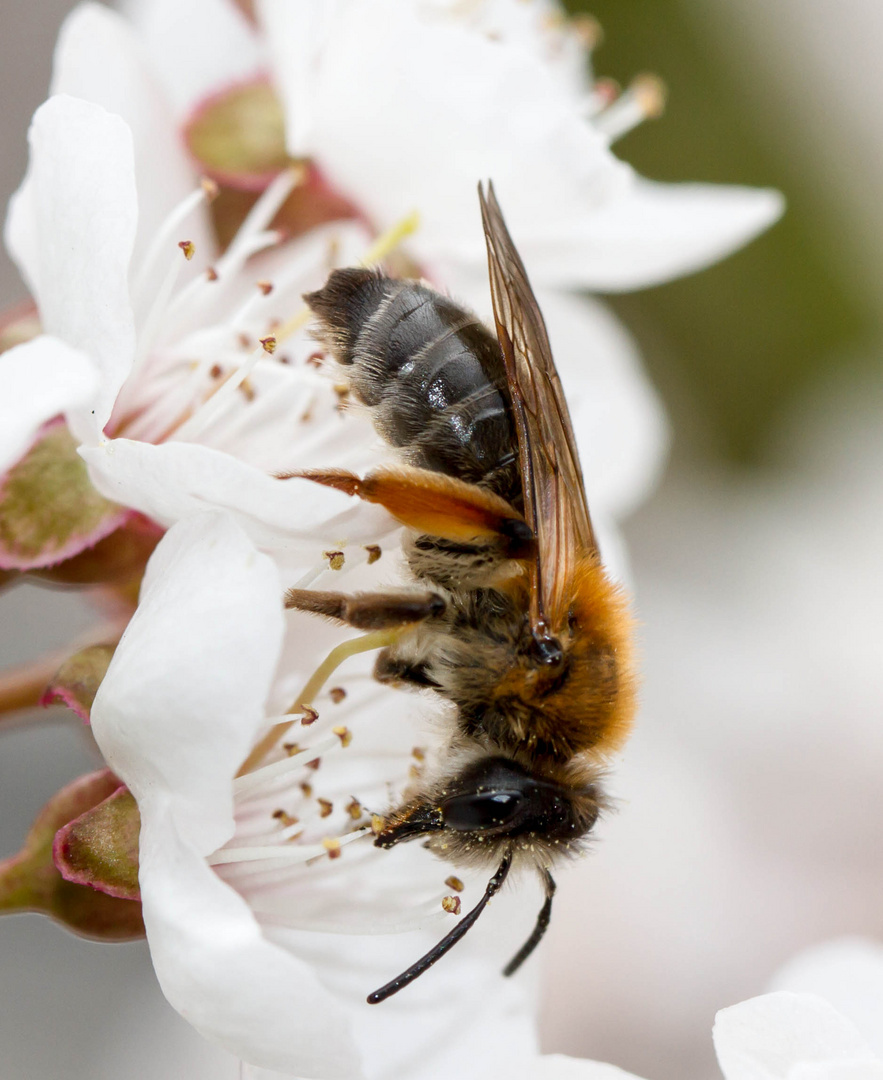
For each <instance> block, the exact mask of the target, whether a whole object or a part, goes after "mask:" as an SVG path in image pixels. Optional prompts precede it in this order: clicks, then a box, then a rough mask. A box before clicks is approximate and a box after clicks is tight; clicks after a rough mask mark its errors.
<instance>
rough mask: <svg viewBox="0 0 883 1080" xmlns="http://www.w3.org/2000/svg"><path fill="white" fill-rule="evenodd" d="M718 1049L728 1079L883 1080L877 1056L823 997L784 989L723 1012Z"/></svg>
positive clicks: (716, 1030)
mask: <svg viewBox="0 0 883 1080" xmlns="http://www.w3.org/2000/svg"><path fill="white" fill-rule="evenodd" d="M714 1045H715V1050H716V1051H717V1056H718V1061H719V1062H720V1066H721V1071H722V1072H723V1074H724V1076H725V1077H726V1080H880V1077H883V1058H880V1057H878V1056H877V1055H876V1054H875V1053H874V1052H873V1050H872V1049H871V1047H870V1046H869V1045H868V1043H867V1042H866V1041H865V1040H864V1038H862V1036H861V1034H860V1033H859V1031H858V1029H857V1028H856V1027H855V1025H854V1024H852V1023H850V1021H849V1020H847V1019H846V1017H845V1016H843V1015H842V1014H841V1013H839V1012H838V1011H837V1010H836V1009H835V1008H834V1007H833V1006H832V1005H830V1004H829V1003H828V1002H827V1001H825V1000H824V999H823V998H820V997H817V996H816V995H814V994H793V993H788V992H785V991H782V992H779V993H775V994H765V995H764V996H763V997H757V998H752V999H751V1000H750V1001H743V1002H742V1003H741V1004H740V1005H734V1006H732V1008H729V1009H723V1010H721V1012H719V1013H718V1014H717V1017H716V1019H715V1025H714Z"/></svg>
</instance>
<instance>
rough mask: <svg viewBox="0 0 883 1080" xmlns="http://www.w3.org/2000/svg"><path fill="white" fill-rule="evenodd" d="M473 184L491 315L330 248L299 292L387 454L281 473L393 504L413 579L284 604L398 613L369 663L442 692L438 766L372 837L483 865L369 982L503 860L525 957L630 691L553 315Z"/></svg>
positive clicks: (617, 607) (591, 819) (519, 959)
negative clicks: (527, 928)
mask: <svg viewBox="0 0 883 1080" xmlns="http://www.w3.org/2000/svg"><path fill="white" fill-rule="evenodd" d="M479 200H480V203H481V214H482V222H483V226H484V235H485V239H486V242H487V251H488V265H489V272H490V287H491V295H492V300H493V310H494V319H495V323H496V333H495V334H493V333H491V332H490V331H489V330H488V329H487V328H486V327H485V326H484V324H483V323H482V322H481V321H480V320H479V319H478V318H477V317H476V316H475V315H473V314H472V313H471V312H469V311H466V310H464V309H463V308H462V307H460V306H458V305H457V304H455V303H454V302H453V301H452V300H450V299H449V298H448V297H446V296H443V295H441V294H439V293H437V292H435V291H434V290H433V289H431V288H429V287H428V286H426V285H425V284H422V283H420V282H417V281H410V280H399V279H394V278H390V277H386V276H384V275H382V274H380V273H378V272H376V271H374V270H369V269H363V268H351V269H344V270H336V271H334V272H333V273H332V274H331V276H330V277H329V279H328V281H327V283H326V284H325V286H324V287H323V288H322V289H321V290H319V291H317V292H313V293H309V294H307V295H306V296H305V298H304V299H305V300H306V302H307V304H308V305H309V307H310V308H311V310H312V312H313V313H314V314H315V315H316V317H317V318H318V327H317V331H316V333H317V336H318V338H319V340H320V341H321V342H322V343H323V344H324V345H325V347H326V348H327V349H328V350H329V351H330V353H331V354H332V355H333V357H334V358H335V360H336V361H337V362H338V363H339V364H340V365H342V366H343V367H344V368H345V369H346V371H347V376H348V381H349V387H350V391H351V393H352V395H353V396H354V397H355V398H356V399H357V400H358V401H360V402H361V403H362V404H363V405H365V406H367V408H368V409H369V410H370V411H371V414H372V417H373V420H374V424H375V426H376V428H377V430H378V431H379V432H380V434H381V435H382V436H383V437H384V438H385V439H386V441H387V442H388V443H389V444H391V445H392V446H393V447H395V448H396V449H397V450H398V452H399V455H400V463H399V464H396V465H394V466H390V467H384V468H380V469H377V470H375V471H374V472H372V473H370V474H368V475H367V476H366V477H364V478H361V477H357V476H355V475H354V474H352V473H349V472H344V471H341V470H325V471H323V470H310V471H307V472H300V473H297V474H287V475H298V476H305V477H308V478H310V479H312V480H314V481H315V482H317V483H320V484H324V485H327V486H330V487H333V488H337V489H339V490H341V491H345V492H348V493H349V494H351V495H357V496H359V497H361V498H362V499H364V500H367V501H369V502H375V503H380V504H382V505H383V506H385V507H386V508H387V509H388V510H389V511H390V513H392V514H393V515H394V516H395V517H396V518H398V520H399V521H401V522H402V523H403V524H404V525H406V526H407V527H408V528H407V533H406V539H405V541H404V544H405V555H406V559H407V562H408V565H409V567H410V570H411V572H412V574H413V576H414V579H415V587H414V589H412V590H408V591H403V592H401V593H397V592H388V593H387V592H384V593H363V594H357V595H353V596H347V595H344V594H342V593H335V592H321V591H316V590H309V589H292V590H290V591H289V592H288V593H287V595H286V604H287V606H288V607H290V608H296V609H299V610H304V611H310V612H314V613H316V614H319V615H324V616H326V617H330V618H332V619H335V620H338V621H340V622H343V623H346V624H348V625H350V626H353V627H357V628H359V629H363V630H371V631H376V630H388V631H391V632H392V633H391V635H390V638H389V641H391V644H387V645H386V647H385V648H384V649H383V651H382V652H380V653H379V655H378V659H377V662H376V665H375V677H376V678H377V679H379V680H381V681H382V682H386V683H391V684H395V685H398V686H404V687H418V688H422V689H424V690H426V689H429V690H431V691H432V692H434V693H435V694H437V695H439V696H440V697H441V698H443V699H445V700H446V701H447V702H449V703H451V704H452V705H453V709H451V710H450V713H451V716H452V717H453V720H452V723H451V731H450V737H449V741H448V744H447V747H446V750H445V752H444V753H443V754H441V755H440V759H439V762H438V765H437V767H436V769H435V771H434V772H431V773H430V774H429V775H427V776H426V777H425V778H422V779H421V780H420V781H419V782H418V783H417V784H416V785H415V787H414V789H412V790H411V791H410V792H408V793H407V794H406V797H405V800H404V802H403V804H402V805H400V806H398V807H396V808H394V809H393V810H392V811H391V812H389V813H388V814H386V815H385V816H383V817H381V818H380V819H379V824H378V825H377V827H376V828H375V840H374V842H375V844H376V845H377V846H378V847H381V848H391V847H393V846H394V845H395V844H399V843H403V842H405V841H409V840H415V839H421V840H423V841H424V842H425V846H426V847H428V848H429V849H430V850H431V851H432V852H434V853H435V854H436V855H438V856H440V857H441V858H442V859H446V860H448V861H450V862H451V863H453V864H454V865H455V866H481V867H491V868H493V874H492V876H491V878H490V881H489V882H488V885H487V888H486V890H485V893H484V895H483V897H482V899H481V901H480V902H479V903H478V904H477V905H476V907H475V908H474V909H473V910H472V911H470V912H468V913H467V914H466V915H465V916H464V917H463V918H462V919H461V920H460V921H459V922H458V924H457V925H456V926H455V927H454V929H453V930H452V931H451V932H450V933H449V934H448V935H447V936H446V937H445V938H443V939H442V940H441V941H440V942H439V943H438V944H437V945H436V946H435V947H434V948H433V949H431V950H430V951H429V952H428V953H427V954H426V955H425V956H423V957H421V959H419V960H418V961H417V962H416V963H415V964H413V965H412V966H411V967H410V968H408V970H407V971H404V972H402V974H400V975H399V976H397V977H396V978H395V979H393V980H392V981H391V982H389V983H387V984H386V985H385V986H383V987H381V988H380V989H379V990H376V991H375V992H374V993H372V994H371V995H370V996H369V998H368V1001H369V1003H371V1004H376V1003H378V1002H380V1001H383V1000H384V999H386V998H387V997H389V996H390V995H392V994H394V993H396V992H397V991H399V990H401V989H402V988H403V987H405V986H407V985H408V984H409V983H410V982H412V981H413V980H414V979H416V978H417V977H418V976H419V975H421V974H422V973H423V972H424V971H426V969H427V968H429V967H430V966H431V965H432V964H434V963H435V962H436V961H437V960H439V959H440V958H441V957H442V956H444V955H445V953H447V952H448V951H449V949H451V948H452V946H453V945H455V944H456V943H457V942H458V941H459V940H460V939H461V938H462V937H463V936H464V934H465V933H466V932H467V931H468V930H469V929H470V927H472V926H473V925H474V923H475V922H476V920H477V919H478V917H479V916H480V914H481V912H482V911H483V910H484V908H485V907H486V906H487V903H488V901H489V900H490V899H491V898H492V897H493V896H494V895H495V894H496V893H497V892H498V891H499V890H500V888H501V886H502V885H503V882H504V881H505V879H506V877H507V875H508V874H509V872H510V870H511V869H512V868H513V867H528V868H531V869H532V870H533V871H534V872H536V873H538V874H539V877H540V879H541V881H542V884H543V888H544V892H545V899H544V902H543V906H542V909H541V910H540V913H539V916H538V918H537V921H536V925H535V927H534V929H533V932H532V933H531V935H530V937H529V938H528V940H527V941H526V942H525V944H524V946H523V947H522V948H521V949H520V950H519V952H518V953H517V955H516V956H515V957H514V958H513V959H512V960H511V962H510V963H509V964H508V966H507V967H506V968H505V970H504V974H506V975H511V974H513V972H515V971H516V970H517V969H518V968H519V967H520V966H521V964H522V963H523V962H524V961H525V960H526V959H527V957H528V956H529V955H530V954H531V953H532V952H533V950H534V949H535V948H536V946H537V945H538V943H539V941H540V939H541V938H542V936H543V934H544V932H545V930H546V927H547V926H548V924H549V920H550V916H551V910H552V897H553V894H554V891H555V882H554V879H553V878H552V874H551V867H552V866H553V865H554V864H555V863H556V861H559V860H561V859H562V858H563V857H566V856H571V855H574V854H577V853H579V852H580V851H581V850H582V849H583V848H584V847H585V845H586V838H587V836H588V834H589V833H590V831H591V829H592V827H593V826H594V824H595V822H596V820H597V818H598V815H599V813H600V812H601V810H602V809H604V808H605V805H606V803H605V797H604V793H603V790H602V786H601V779H602V774H603V768H604V762H605V759H606V758H607V757H608V756H609V755H610V753H611V752H613V751H615V750H617V749H618V748H619V747H620V746H621V745H622V743H623V741H624V740H625V738H626V736H627V734H628V731H629V728H630V725H631V722H632V717H633V713H634V710H635V689H634V675H633V669H632V656H631V619H630V615H629V610H628V604H627V602H626V599H625V597H624V595H623V593H622V591H621V590H620V588H619V587H618V586H617V585H615V584H614V583H612V582H611V580H610V579H609V578H608V576H607V574H606V573H605V570H604V568H603V565H602V562H601V556H600V553H599V549H598V543H597V540H596V536H595V532H594V530H593V527H592V521H591V518H590V516H589V509H588V505H587V502H586V495H585V489H584V485H583V478H582V472H581V470H580V464H579V458H578V455H577V449H576V440H575V438H574V432H573V427H572V424H571V420H570V415H569V413H568V410H567V403H566V402H565V399H564V395H563V392H562V388H561V382H560V379H559V377H558V373H557V371H556V369H555V364H554V361H553V359H552V353H551V349H550V347H549V339H548V335H547V332H546V327H545V323H544V321H543V317H542V314H541V312H540V309H539V307H538V305H537V301H536V298H535V296H534V293H533V290H532V289H531V286H530V284H529V282H528V278H527V273H526V271H525V268H524V265H523V263H522V261H521V258H520V257H519V255H518V252H517V250H516V248H515V245H514V243H513V241H512V238H511V236H510V235H509V231H508V229H507V227H506V224H505V222H504V220H503V216H502V213H501V211H500V207H499V204H498V203H497V200H496V197H495V194H494V190H493V185H490V186H489V189H488V193H487V195H485V193H484V190H483V188H482V187H481V185H479ZM418 586H419V587H420V589H419V590H418Z"/></svg>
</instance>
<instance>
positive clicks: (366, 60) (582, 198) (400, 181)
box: [127, 0, 782, 291]
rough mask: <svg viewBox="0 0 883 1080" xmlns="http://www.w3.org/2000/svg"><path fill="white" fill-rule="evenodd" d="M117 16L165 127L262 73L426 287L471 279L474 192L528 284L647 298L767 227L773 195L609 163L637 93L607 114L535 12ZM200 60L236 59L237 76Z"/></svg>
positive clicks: (450, 3)
mask: <svg viewBox="0 0 883 1080" xmlns="http://www.w3.org/2000/svg"><path fill="white" fill-rule="evenodd" d="M127 8H128V10H129V11H130V13H131V15H132V18H133V19H134V20H135V21H136V23H137V25H138V26H139V29H140V30H141V32H142V35H143V36H144V39H145V41H146V43H147V46H148V48H149V49H150V52H151V56H152V57H153V60H154V63H155V65H156V68H157V70H158V71H159V72H160V73H161V76H162V78H163V80H164V83H165V85H166V86H167V87H169V92H170V94H171V96H173V97H174V98H175V100H176V101H177V102H178V106H179V109H180V113H181V115H186V114H187V113H188V112H190V111H192V110H193V109H194V108H195V107H196V105H197V104H198V102H199V101H200V100H201V99H202V98H204V97H205V96H206V95H207V94H209V93H210V92H212V90H214V91H217V90H218V89H219V88H223V87H225V86H228V85H229V84H230V81H231V80H241V79H243V78H246V77H248V76H251V77H255V78H256V77H259V76H260V75H261V74H262V72H263V70H264V67H265V65H267V64H269V66H270V70H271V73H272V76H273V79H274V82H275V84H276V87H277V89H278V91H279V94H280V96H281V98H282V102H283V106H284V111H285V117H286V124H287V138H288V148H289V151H290V152H291V153H292V154H293V155H295V156H303V155H308V156H310V157H311V158H312V159H313V160H314V161H315V162H316V163H317V164H318V166H319V168H320V169H321V171H322V172H323V174H324V175H325V176H326V178H327V179H328V181H329V182H330V183H331V184H332V185H333V186H334V187H335V188H337V189H338V190H340V191H342V192H343V193H344V194H345V195H347V196H348V197H349V198H351V199H352V201H353V202H354V203H355V204H356V205H357V206H358V207H360V208H361V209H362V210H363V211H364V212H365V213H366V214H367V215H368V216H369V217H370V219H371V220H372V221H373V223H374V224H375V226H376V227H377V228H378V229H380V230H382V229H384V228H387V227H389V226H390V225H391V224H392V223H393V222H395V221H397V220H398V219H399V218H401V216H402V215H403V213H405V212H407V211H408V210H411V209H417V210H418V211H419V213H420V215H421V220H422V228H421V230H420V232H419V233H418V234H417V235H416V236H415V237H414V239H413V242H412V245H411V247H412V250H413V252H414V253H415V254H416V256H417V258H418V261H420V262H421V263H422V264H423V265H424V266H426V267H429V268H430V269H433V270H435V271H436V272H437V273H438V275H439V277H440V279H441V280H445V279H446V278H447V276H448V274H449V273H450V272H451V271H452V269H456V268H458V267H459V268H466V269H468V268H472V269H480V268H481V267H482V266H483V265H484V249H483V244H482V239H481V236H480V233H479V232H478V230H477V229H476V228H475V220H476V216H475V186H476V183H477V180H478V179H480V178H484V177H490V178H492V179H493V181H494V185H495V187H496V190H497V193H498V195H499V196H500V201H501V203H502V205H503V207H504V208H505V210H506V215H507V219H508V222H509V225H510V227H511V229H512V232H513V235H515V236H516V237H518V242H519V247H520V250H521V254H522V256H523V257H524V259H525V262H526V264H527V265H528V266H529V267H530V269H531V274H532V277H533V280H534V283H535V284H542V285H555V286H564V287H588V288H591V289H598V290H605V291H619V290H629V289H634V288H640V287H644V286H647V285H651V284H656V283H658V282H661V281H665V280H668V279H670V278H672V277H677V276H679V275H681V274H684V273H688V272H690V271H693V270H697V269H699V268H701V267H703V266H707V265H708V264H709V263H712V262H715V261H716V260H717V259H719V258H721V257H722V256H724V255H726V254H728V253H729V252H731V251H733V250H734V249H735V248H737V247H739V246H741V245H742V244H744V243H745V242H747V241H748V240H750V239H751V238H752V237H754V236H755V235H757V233H759V232H761V231H762V230H763V229H765V228H766V227H767V226H768V225H770V224H771V223H772V222H773V221H775V220H776V218H777V217H778V216H779V215H780V213H781V211H782V199H781V196H779V195H778V193H776V192H773V191H762V190H756V189H749V188H737V187H726V186H717V185H707V184H681V185H669V184H659V183H653V182H650V181H647V180H644V179H642V178H641V177H639V176H637V175H636V174H635V173H634V171H633V170H632V169H630V168H629V166H627V165H626V164H624V163H623V162H621V161H618V160H617V159H616V158H615V157H614V156H613V154H612V153H611V152H610V150H609V145H610V142H611V140H612V139H613V138H615V137H616V136H617V135H619V134H621V133H622V132H623V131H626V130H628V129H629V127H631V126H634V124H635V123H637V122H639V120H640V118H641V116H642V113H646V111H647V110H648V109H652V108H653V107H654V104H655V103H654V102H653V101H652V100H651V101H650V102H649V103H647V102H646V98H647V97H648V96H649V97H650V98H651V99H652V97H653V93H652V91H648V89H647V87H646V84H645V85H644V86H643V87H641V86H639V87H638V88H637V89H636V90H635V91H633V92H631V93H627V94H625V95H624V96H623V98H622V99H621V100H620V101H619V102H615V103H614V104H613V105H610V106H609V108H605V106H606V105H609V101H608V99H607V98H605V96H604V94H603V93H600V92H599V91H598V89H597V88H596V86H595V85H594V84H593V81H592V79H591V77H590V75H589V66H588V60H589V53H588V51H587V49H586V48H585V47H584V46H583V45H582V44H581V42H580V37H579V32H578V29H577V27H576V26H574V25H573V24H570V23H569V22H568V21H567V20H566V19H565V18H564V16H563V10H562V9H561V7H560V6H559V5H558V4H557V3H552V2H550V0H529V2H527V3H525V2H524V0H477V2H475V3H466V4H463V3H459V2H455V0H407V2H403V0H358V2H355V0H335V2H329V0H260V2H259V3H258V5H257V8H258V14H259V19H260V28H259V30H258V31H254V30H252V29H251V28H250V27H248V26H247V25H246V24H245V22H244V20H242V19H241V18H238V19H237V18H236V17H235V16H233V14H232V13H231V11H230V9H229V5H228V4H227V3H226V2H225V0H201V3H200V4H199V5H195V6H194V10H193V11H192V12H190V13H189V14H188V15H185V16H181V15H180V14H179V9H178V5H175V4H174V0H150V2H147V3H145V2H144V0H130V2H129V3H128V4H127ZM173 9H174V15H173ZM207 23H210V25H211V26H212V28H213V31H214V32H213V33H212V34H211V35H208V34H206V32H205V27H206V24H207ZM173 26H174V28H175V29H174V31H172V30H171V27H173ZM170 36H171V37H173V38H174V43H173V44H172V46H171V47H170V44H169V38H170ZM209 53H215V54H216V55H217V56H218V57H228V56H230V55H231V54H233V53H236V54H237V58H238V59H237V66H236V68H235V71H234V70H226V71H225V70H223V69H222V65H221V61H220V60H218V61H216V62H214V63H213V62H212V60H211V58H210V56H209ZM642 102H643V104H642Z"/></svg>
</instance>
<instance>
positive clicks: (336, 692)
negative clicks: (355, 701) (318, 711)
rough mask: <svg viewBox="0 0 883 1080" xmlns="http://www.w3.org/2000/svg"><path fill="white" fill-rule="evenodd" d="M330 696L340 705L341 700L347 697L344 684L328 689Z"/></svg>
mask: <svg viewBox="0 0 883 1080" xmlns="http://www.w3.org/2000/svg"><path fill="white" fill-rule="evenodd" d="M328 696H329V697H330V698H331V700H332V701H333V702H334V704H335V705H339V704H340V703H341V701H343V699H344V698H345V697H346V690H344V688H343V687H342V686H332V687H331V689H330V690H329V691H328Z"/></svg>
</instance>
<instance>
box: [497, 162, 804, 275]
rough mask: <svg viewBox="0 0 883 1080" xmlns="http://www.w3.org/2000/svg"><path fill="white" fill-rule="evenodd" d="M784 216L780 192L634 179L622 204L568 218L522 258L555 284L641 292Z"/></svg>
mask: <svg viewBox="0 0 883 1080" xmlns="http://www.w3.org/2000/svg"><path fill="white" fill-rule="evenodd" d="M503 205H504V209H505V204H503ZM784 208H785V203H784V200H783V198H782V196H781V195H780V194H779V192H778V191H772V190H769V189H765V188H748V187H734V186H728V185H725V184H659V183H654V182H652V181H650V180H643V179H641V177H639V176H637V175H634V176H633V182H632V184H631V185H630V186H629V188H628V190H627V191H625V192H623V193H622V194H621V195H620V196H619V197H618V198H615V199H611V200H610V201H609V202H608V203H607V204H606V205H604V206H603V207H599V208H597V209H596V210H594V211H593V212H592V213H590V214H580V215H579V216H577V217H572V218H571V219H570V221H566V220H564V219H563V218H562V219H561V220H560V222H559V223H558V225H557V226H556V227H553V228H551V229H550V230H549V233H548V235H547V237H546V238H544V240H543V243H542V244H537V245H533V244H532V243H531V242H530V240H529V238H528V240H527V241H526V242H525V244H524V245H523V247H522V248H521V255H522V257H523V258H524V260H525V262H526V264H527V266H528V268H529V269H530V271H531V273H532V274H533V275H535V276H536V278H537V279H538V280H542V281H544V282H546V283H548V284H558V285H584V286H586V287H587V288H590V289H594V290H596V291H599V292H624V291H628V290H631V289H642V288H646V287H647V286H649V285H658V284H660V283H661V282H663V281H670V280H672V279H673V278H677V277H681V276H682V275H683V274H690V273H693V271H695V270H702V269H704V268H705V267H706V266H710V265H711V264H712V263H714V262H717V261H718V260H719V259H722V258H723V257H724V256H726V255H729V254H730V253H731V252H733V251H736V250H737V249H738V248H740V247H742V246H743V245H744V244H747V243H748V241H749V240H753V239H754V237H755V236H757V235H758V234H759V233H761V232H763V231H764V229H767V228H769V226H770V225H772V224H773V222H775V221H777V220H778V219H779V217H781V215H782V212H783V210H784ZM513 235H514V236H515V237H516V242H518V233H517V232H515V230H514V229H513Z"/></svg>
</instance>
